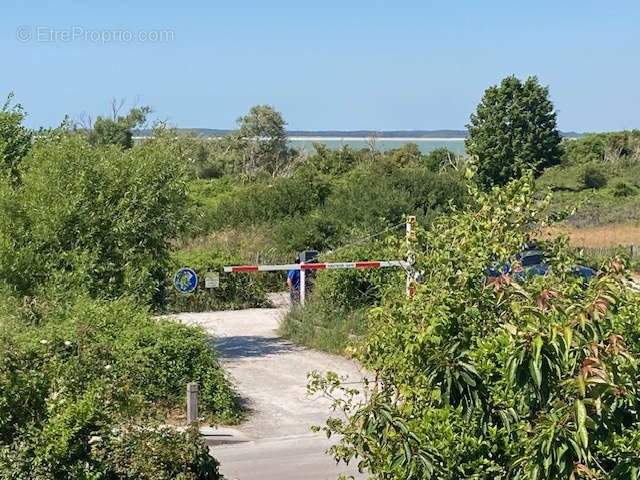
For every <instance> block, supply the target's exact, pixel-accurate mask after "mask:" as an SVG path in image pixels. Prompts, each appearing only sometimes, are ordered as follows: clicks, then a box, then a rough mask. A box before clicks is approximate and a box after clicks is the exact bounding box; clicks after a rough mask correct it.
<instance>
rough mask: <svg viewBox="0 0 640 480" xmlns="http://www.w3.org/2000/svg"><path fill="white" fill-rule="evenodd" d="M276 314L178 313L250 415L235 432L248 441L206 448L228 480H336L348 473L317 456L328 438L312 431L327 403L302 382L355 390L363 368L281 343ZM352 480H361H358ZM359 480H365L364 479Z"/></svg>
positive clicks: (324, 415)
mask: <svg viewBox="0 0 640 480" xmlns="http://www.w3.org/2000/svg"><path fill="white" fill-rule="evenodd" d="M276 303H277V304H278V305H279V307H278V308H273V309H251V310H239V311H224V312H206V313H184V314H180V315H179V318H180V319H181V320H182V321H183V322H184V323H187V324H191V325H195V324H197V325H202V326H203V327H204V328H205V329H206V330H207V332H209V333H211V334H212V335H213V336H215V343H216V346H217V349H218V353H219V355H220V360H221V362H222V364H223V366H224V367H225V369H226V371H227V372H229V374H230V376H231V378H232V380H233V381H234V383H235V386H236V389H237V391H238V392H239V393H240V395H241V396H242V398H243V400H244V401H245V402H246V405H247V407H248V408H249V409H250V412H251V413H250V415H249V418H248V420H247V421H246V422H245V423H244V424H242V425H240V426H239V427H237V430H238V431H239V433H238V436H245V437H246V438H247V439H248V440H249V441H248V442H242V443H237V444H226V445H219V446H215V447H212V450H213V451H212V453H213V455H214V456H215V457H216V458H218V459H219V460H220V462H221V471H222V473H223V474H225V476H226V477H227V478H228V479H230V480H232V479H239V480H250V479H264V480H268V479H274V480H276V479H277V480H283V479H301V480H302V479H305V480H307V479H308V480H320V479H335V478H337V476H338V475H339V474H340V473H343V474H356V473H357V471H356V470H355V469H353V468H349V467H346V466H344V465H339V466H336V465H335V462H334V461H333V460H332V459H331V457H329V456H328V455H326V454H324V453H323V452H324V451H325V450H326V449H327V448H328V446H329V445H330V443H329V441H328V440H327V439H326V437H325V436H324V435H323V434H321V433H318V434H315V433H312V432H311V431H310V427H311V426H312V425H319V424H323V423H324V421H325V420H326V418H327V417H328V416H329V414H330V411H329V401H328V400H327V399H325V398H323V397H320V396H314V397H310V396H308V395H307V392H306V375H307V373H308V372H310V371H312V370H314V369H315V370H319V371H327V370H332V371H334V372H337V373H339V374H340V375H349V377H350V380H351V381H354V382H359V381H360V379H361V378H362V376H363V373H362V370H361V368H360V367H359V366H358V365H357V364H356V363H354V362H351V361H349V360H347V359H345V358H343V357H339V356H336V355H329V354H326V353H321V352H317V351H314V350H311V349H308V348H305V347H301V346H299V345H296V344H293V343H291V342H288V341H286V340H284V339H282V338H279V337H278V335H277V332H276V329H277V328H278V324H279V319H280V318H281V316H282V314H283V313H284V312H286V308H287V306H288V305H287V303H286V299H285V298H284V297H282V296H280V297H277V299H276ZM356 478H359V477H358V476H356ZM362 478H364V476H363V477H362Z"/></svg>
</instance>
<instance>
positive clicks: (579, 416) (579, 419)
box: [574, 400, 587, 429]
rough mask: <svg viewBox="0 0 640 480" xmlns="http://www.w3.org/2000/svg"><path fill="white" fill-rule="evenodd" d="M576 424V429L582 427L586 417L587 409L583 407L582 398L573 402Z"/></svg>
mask: <svg viewBox="0 0 640 480" xmlns="http://www.w3.org/2000/svg"><path fill="white" fill-rule="evenodd" d="M574 409H575V417H576V425H577V427H578V429H580V428H584V422H585V420H586V418H587V409H586V408H585V407H584V403H583V402H582V400H576V401H575V403H574Z"/></svg>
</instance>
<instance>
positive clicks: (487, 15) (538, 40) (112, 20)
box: [0, 0, 640, 131]
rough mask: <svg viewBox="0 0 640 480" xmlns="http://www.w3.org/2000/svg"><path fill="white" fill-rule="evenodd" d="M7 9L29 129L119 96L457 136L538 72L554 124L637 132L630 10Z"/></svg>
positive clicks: (14, 86)
mask: <svg viewBox="0 0 640 480" xmlns="http://www.w3.org/2000/svg"><path fill="white" fill-rule="evenodd" d="M14 3H15V5H11V6H7V5H6V4H5V5H3V6H2V14H1V15H0V53H1V55H2V57H1V58H2V66H1V67H0V95H2V96H4V95H6V93H8V92H9V91H14V92H15V94H16V99H17V101H19V102H20V103H22V104H23V105H24V107H25V108H26V110H27V111H28V113H29V117H28V121H27V123H28V124H29V126H40V125H45V126H49V125H56V124H58V123H59V122H60V121H61V120H62V118H63V117H64V115H65V114H68V115H70V116H71V118H72V119H76V118H78V117H79V116H80V114H82V113H83V112H86V113H89V114H92V115H93V116H95V115H96V114H104V113H106V112H108V110H109V104H110V100H111V98H113V97H116V98H123V97H125V98H126V99H127V100H128V101H129V102H130V103H131V102H133V101H134V100H135V99H138V103H139V104H142V105H151V106H152V107H153V108H154V110H155V113H154V114H153V116H152V117H153V118H158V119H164V120H168V121H169V122H170V123H171V124H173V125H177V126H181V127H209V128H232V127H234V125H235V119H236V118H237V117H238V116H240V115H242V114H244V113H245V112H246V111H247V110H248V109H249V108H250V107H251V106H252V105H255V104H263V103H268V104H271V105H274V106H275V107H276V108H277V109H278V110H279V111H281V112H282V114H283V115H284V117H285V119H286V120H287V122H288V123H289V128H291V129H305V130H314V129H345V130H346V129H376V130H391V129H440V128H453V129H459V128H464V125H465V124H466V123H467V121H468V118H469V114H470V112H471V111H472V110H473V109H474V108H475V106H476V105H477V103H478V101H479V100H480V98H481V96H482V93H483V91H484V89H485V88H486V87H487V86H489V85H491V84H495V83H497V82H499V80H500V79H501V78H502V77H504V76H506V75H509V74H515V75H517V76H519V77H523V78H524V77H526V76H528V75H530V74H535V75H538V77H539V79H540V81H541V82H542V83H543V84H545V85H549V86H550V94H551V99H552V101H553V102H554V104H555V106H556V108H557V111H558V119H559V126H560V128H561V129H563V130H576V131H601V130H617V129H623V128H639V127H640V88H638V79H639V78H640V3H638V2H637V1H614V2H603V1H589V0H583V1H558V0H556V1H553V2H551V1H545V0H538V1H536V2H518V1H509V2H507V1H504V2H502V1H491V0H485V1H482V2H477V1H458V2H442V1H440V2H428V1H406V2H402V1H396V2H381V1H378V2H376V1H367V2H360V1H351V2H346V1H343V2H334V1H322V2H301V1H297V2H285V1H281V2H278V1H272V2H258V1H244V2H243V1H229V2H211V1H209V2H204V1H201V2H195V1H181V2H169V1H161V0H156V1H154V2H146V1H138V2H118V1H110V2H101V4H100V5H99V4H98V3H97V2H87V1H82V2H80V1H78V2H72V1H56V2H51V1H47V2H44V1H30V2H14ZM114 31H116V32H129V33H108V32H114ZM64 32H67V34H68V35H71V34H72V33H73V35H75V38H74V39H72V40H70V41H65V40H64V38H63V37H64V35H65V33H64ZM104 32H107V33H104ZM140 32H142V33H140ZM163 32H169V33H163ZM163 34H164V35H166V36H172V38H168V39H167V40H166V41H140V40H138V39H137V36H138V35H147V36H153V35H163ZM109 35H112V36H115V35H120V36H121V37H122V38H121V39H111V40H110V39H109V38H108V36H109ZM127 35H130V36H133V37H134V39H133V40H131V41H129V37H128V36H127ZM18 37H20V38H18ZM102 39H105V41H104V42H103V41H102Z"/></svg>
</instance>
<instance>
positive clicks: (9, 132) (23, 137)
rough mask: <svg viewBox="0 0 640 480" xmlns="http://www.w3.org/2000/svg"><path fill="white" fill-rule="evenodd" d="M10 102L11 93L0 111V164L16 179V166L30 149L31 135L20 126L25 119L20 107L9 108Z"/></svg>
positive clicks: (11, 98)
mask: <svg viewBox="0 0 640 480" xmlns="http://www.w3.org/2000/svg"><path fill="white" fill-rule="evenodd" d="M12 100H13V93H10V94H9V95H8V96H7V100H6V101H5V103H4V105H3V106H2V109H0V164H1V165H2V168H3V169H4V170H5V171H6V172H8V173H9V174H10V175H11V176H12V177H13V178H14V179H17V177H18V166H19V165H20V162H21V160H22V158H23V157H24V156H25V155H26V154H27V152H28V151H29V148H30V147H31V142H32V140H33V134H32V132H31V130H29V129H28V128H26V127H25V126H24V125H22V121H23V120H24V118H25V117H26V113H25V112H24V110H23V108H22V105H20V104H16V105H13V106H11V101H12Z"/></svg>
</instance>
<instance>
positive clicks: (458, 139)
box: [289, 137, 465, 142]
mask: <svg viewBox="0 0 640 480" xmlns="http://www.w3.org/2000/svg"><path fill="white" fill-rule="evenodd" d="M371 139H375V141H376V142H378V141H380V142H462V141H464V140H465V138H461V137H450V138H445V137H289V140H294V141H304V140H311V141H314V142H324V141H327V140H333V141H344V142H366V141H368V140H371Z"/></svg>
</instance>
